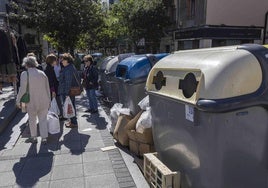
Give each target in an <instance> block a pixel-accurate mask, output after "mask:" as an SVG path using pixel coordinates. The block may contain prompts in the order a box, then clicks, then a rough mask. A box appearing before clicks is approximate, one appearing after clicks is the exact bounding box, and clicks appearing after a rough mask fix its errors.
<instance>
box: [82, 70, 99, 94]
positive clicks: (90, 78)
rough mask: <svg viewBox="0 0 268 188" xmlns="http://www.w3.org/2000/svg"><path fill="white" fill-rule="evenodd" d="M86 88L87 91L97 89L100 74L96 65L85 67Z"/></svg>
mask: <svg viewBox="0 0 268 188" xmlns="http://www.w3.org/2000/svg"><path fill="white" fill-rule="evenodd" d="M83 78H84V84H83V85H84V87H85V89H97V88H98V79H99V73H98V69H97V68H96V67H95V66H94V65H90V66H89V67H85V69H84V71H83Z"/></svg>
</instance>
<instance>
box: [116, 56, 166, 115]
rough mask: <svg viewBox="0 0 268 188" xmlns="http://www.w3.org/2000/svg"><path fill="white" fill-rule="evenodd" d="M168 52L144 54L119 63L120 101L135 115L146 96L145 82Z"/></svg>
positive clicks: (117, 71) (117, 74)
mask: <svg viewBox="0 0 268 188" xmlns="http://www.w3.org/2000/svg"><path fill="white" fill-rule="evenodd" d="M167 55H168V54H167V53H165V54H161V55H160V54H157V55H156V54H155V55H154V54H142V55H134V56H131V57H128V58H126V59H124V60H123V61H122V62H120V63H119V64H118V65H117V69H116V77H117V79H118V80H119V81H118V84H119V86H118V88H120V90H118V96H119V103H122V104H123V106H124V107H125V108H129V109H130V111H131V113H132V114H133V115H135V114H137V113H138V112H139V110H140V108H139V107H138V102H139V101H140V100H142V99H143V98H144V97H145V89H144V87H145V82H146V79H147V76H148V74H149V72H150V70H151V69H152V67H153V66H154V65H155V63H156V62H157V61H158V60H159V59H161V58H163V57H165V56H167Z"/></svg>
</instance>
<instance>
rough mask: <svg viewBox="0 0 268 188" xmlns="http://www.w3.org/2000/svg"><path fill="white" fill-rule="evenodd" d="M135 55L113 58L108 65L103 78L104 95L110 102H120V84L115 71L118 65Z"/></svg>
mask: <svg viewBox="0 0 268 188" xmlns="http://www.w3.org/2000/svg"><path fill="white" fill-rule="evenodd" d="M131 55H133V53H126V54H119V55H118V56H115V57H114V58H112V59H111V60H110V61H109V62H108V63H107V65H106V68H105V71H104V76H103V78H102V82H103V85H102V86H103V88H104V95H105V96H106V97H107V98H108V100H109V101H110V102H112V103H113V104H114V103H117V102H118V84H117V79H116V78H115V71H116V67H117V65H118V63H119V62H120V61H122V60H123V59H125V58H127V57H129V56H131Z"/></svg>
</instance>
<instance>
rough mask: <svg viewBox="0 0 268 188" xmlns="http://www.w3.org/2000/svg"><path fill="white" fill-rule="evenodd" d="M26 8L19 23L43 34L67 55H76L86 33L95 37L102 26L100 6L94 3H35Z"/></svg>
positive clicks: (64, 0)
mask: <svg viewBox="0 0 268 188" xmlns="http://www.w3.org/2000/svg"><path fill="white" fill-rule="evenodd" d="M24 7H25V8H24V10H25V12H20V14H21V15H20V16H19V17H21V18H23V20H22V19H21V20H19V21H22V22H24V23H27V25H28V26H31V27H33V28H36V29H38V30H40V31H42V33H45V34H46V37H45V39H49V41H50V42H52V44H53V45H56V47H58V48H62V49H64V50H65V51H67V50H68V51H73V50H74V48H75V47H76V46H77V45H78V44H79V37H80V36H83V34H84V33H89V34H90V35H94V31H96V28H98V27H99V26H100V25H101V24H100V23H101V22H102V12H101V7H100V4H99V3H97V2H96V1H93V0H32V1H31V3H25V4H24ZM92 28H94V29H92Z"/></svg>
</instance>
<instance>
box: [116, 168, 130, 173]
mask: <svg viewBox="0 0 268 188" xmlns="http://www.w3.org/2000/svg"><path fill="white" fill-rule="evenodd" d="M114 171H115V172H126V173H128V172H129V170H128V168H127V167H125V168H114Z"/></svg>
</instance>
